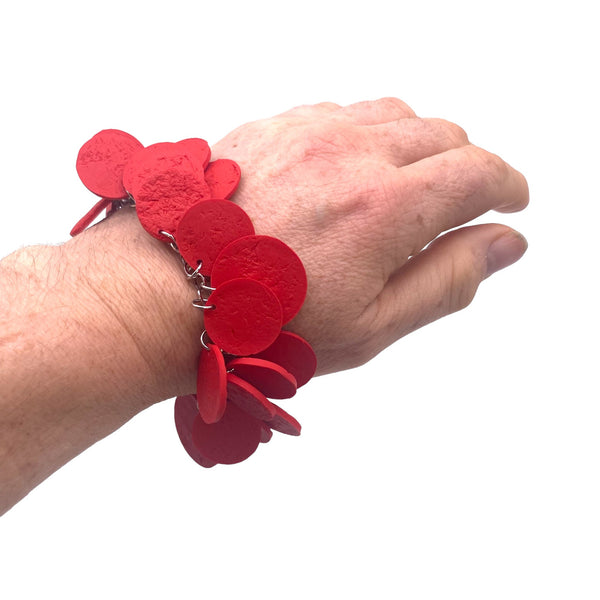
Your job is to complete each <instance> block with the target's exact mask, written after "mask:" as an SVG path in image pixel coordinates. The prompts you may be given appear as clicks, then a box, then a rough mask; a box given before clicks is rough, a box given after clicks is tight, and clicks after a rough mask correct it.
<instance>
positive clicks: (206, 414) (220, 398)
mask: <svg viewBox="0 0 600 600" xmlns="http://www.w3.org/2000/svg"><path fill="white" fill-rule="evenodd" d="M196 385H197V391H196V396H197V398H198V411H199V412H200V415H201V416H202V419H203V420H204V422H205V423H209V424H210V423H216V422H217V421H218V420H219V419H220V418H221V417H222V416H223V413H224V412H225V406H226V404H227V371H226V369H225V359H224V358H223V354H222V353H221V351H220V350H219V348H218V347H217V346H215V345H214V344H208V350H204V351H203V352H202V354H201V355H200V362H199V364H198V376H197V380H196Z"/></svg>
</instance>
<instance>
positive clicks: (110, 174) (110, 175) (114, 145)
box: [76, 129, 143, 200]
mask: <svg viewBox="0 0 600 600" xmlns="http://www.w3.org/2000/svg"><path fill="white" fill-rule="evenodd" d="M141 148H143V146H142V144H141V143H140V142H139V141H138V140H136V139H135V138H134V137H133V136H132V135H129V134H128V133H125V132H124V131H119V130H118V129H104V130H103V131H100V132H99V133H97V134H96V135H95V136H94V137H93V138H92V139H90V140H88V141H87V142H86V143H85V144H84V145H83V146H82V147H81V150H79V154H78V156H77V164H76V167H77V173H78V174H79V177H80V178H81V181H82V182H83V185H85V187H86V188H88V190H90V191H91V192H93V193H94V194H96V195H97V196H102V197H103V198H109V199H111V200H119V199H122V198H127V192H126V191H125V187H124V186H123V169H124V168H125V165H126V164H127V163H128V162H129V160H130V159H131V157H132V156H133V155H134V154H135V153H136V152H137V151H139V150H140V149H141Z"/></svg>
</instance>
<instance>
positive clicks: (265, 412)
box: [227, 373, 275, 421]
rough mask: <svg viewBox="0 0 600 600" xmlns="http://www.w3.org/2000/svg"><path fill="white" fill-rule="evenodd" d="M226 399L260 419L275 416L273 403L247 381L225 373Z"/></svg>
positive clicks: (266, 419) (263, 419) (265, 419)
mask: <svg viewBox="0 0 600 600" xmlns="http://www.w3.org/2000/svg"><path fill="white" fill-rule="evenodd" d="M227 400H228V401H229V402H233V403H234V404H235V405H237V406H238V408H241V409H242V410H243V411H245V412H247V413H248V414H249V415H252V416H253V417H254V418H256V419H259V420H260V421H268V420H270V419H272V418H273V417H274V416H275V405H274V404H273V403H272V402H269V401H268V400H267V398H266V397H265V396H264V394H262V393H261V392H260V391H259V390H257V389H256V388H255V387H253V386H252V385H250V384H249V383H248V382H247V381H244V380H243V379H240V378H239V377H236V376H235V375H233V374H232V373H227Z"/></svg>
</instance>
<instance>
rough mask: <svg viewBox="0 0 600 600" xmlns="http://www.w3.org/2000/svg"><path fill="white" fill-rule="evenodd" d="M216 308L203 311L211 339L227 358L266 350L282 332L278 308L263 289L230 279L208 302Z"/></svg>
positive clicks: (250, 280)
mask: <svg viewBox="0 0 600 600" xmlns="http://www.w3.org/2000/svg"><path fill="white" fill-rule="evenodd" d="M207 304H208V305H212V306H214V307H215V308H214V309H212V310H205V311H204V326H205V327H206V331H207V333H208V335H209V337H210V339H211V340H212V341H213V342H214V343H215V344H216V345H217V346H219V348H222V349H223V350H224V351H225V352H227V353H229V354H235V355H238V356H246V355H248V354H256V353H257V352H261V351H262V350H264V349H265V348H268V347H269V346H270V345H271V344H272V343H273V342H274V341H275V339H276V338H277V336H278V335H279V332H280V330H281V305H280V304H279V300H277V297H276V296H275V294H274V293H273V292H272V291H271V290H270V289H269V288H268V287H267V286H265V285H263V284H262V283H260V282H258V281H253V280H252V279H232V280H231V281H227V282H225V283H223V284H222V285H220V286H219V287H218V288H217V289H216V291H214V292H213V293H212V294H211V295H210V296H209V298H208V301H207Z"/></svg>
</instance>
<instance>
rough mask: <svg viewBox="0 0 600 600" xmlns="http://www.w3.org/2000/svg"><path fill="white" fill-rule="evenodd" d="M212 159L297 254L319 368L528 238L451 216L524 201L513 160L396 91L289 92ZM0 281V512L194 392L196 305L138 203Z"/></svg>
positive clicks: (459, 289)
mask: <svg viewBox="0 0 600 600" xmlns="http://www.w3.org/2000/svg"><path fill="white" fill-rule="evenodd" d="M213 158H231V159H233V160H235V161H237V162H238V163H239V164H240V166H241V168H242V174H243V177H242V183H241V185H240V188H239V189H238V191H237V192H236V195H235V196H234V200H235V201H236V202H237V203H239V204H240V206H242V207H243V208H244V209H245V210H246V212H247V213H248V214H249V216H250V217H251V219H252V220H253V223H254V226H255V229H256V231H257V233H259V234H267V235H272V236H275V237H278V238H280V239H281V240H283V241H284V242H286V243H287V244H288V245H290V246H291V247H292V248H293V249H294V250H295V251H296V252H297V253H298V254H299V256H300V257H301V259H302V260H303V262H304V266H305V268H306V271H307V274H308V280H309V290H308V295H307V299H306V302H305V304H304V306H303V308H302V310H301V311H300V313H299V314H298V316H297V317H296V318H295V319H294V320H293V321H292V322H291V323H290V324H289V329H291V330H292V331H295V332H297V333H299V334H300V335H302V336H303V337H304V338H306V339H307V340H308V341H309V342H310V343H311V344H312V346H313V348H314V350H315V352H316V354H317V358H318V374H325V373H330V372H334V371H339V370H342V369H348V368H352V367H356V366H359V365H361V364H363V363H365V362H366V361H368V360H369V359H371V358H372V357H373V356H375V355H376V354H377V353H379V352H380V351H381V350H383V349H384V348H385V347H387V346H388V345H390V344H391V343H393V342H394V341H396V340H397V339H399V338H400V337H402V336H404V335H406V334H407V333H410V332H411V331H413V330H415V329H417V328H419V327H421V326H423V325H425V324H427V323H429V322H431V321H433V320H435V319H438V318H440V317H442V316H444V315H447V314H449V313H452V312H454V311H457V310H460V309H462V308H464V307H466V306H467V305H468V304H469V303H470V302H471V300H472V299H473V296H474V295H475V292H476V290H477V287H478V285H479V284H480V283H481V281H482V280H483V279H485V278H486V277H488V276H489V275H491V274H492V273H493V272H495V271H497V270H499V269H501V268H504V267H506V266H508V265H510V264H512V263H514V262H515V261H516V260H518V259H519V258H520V257H521V256H522V255H523V253H524V252H525V250H526V247H527V244H526V242H525V240H524V238H523V237H522V236H521V235H520V234H518V233H517V232H515V231H513V230H512V229H510V228H508V227H506V226H504V225H497V224H489V225H477V226H471V227H461V228H459V229H456V228H457V227H460V226H462V225H465V224H466V223H468V222H469V221H471V220H472V219H474V218H476V217H478V216H480V215H482V214H484V213H486V212H487V211H489V210H498V211H504V212H510V211H518V210H521V209H523V208H524V207H525V206H526V205H527V202H528V188H527V183H526V181H525V179H524V177H523V176H522V175H521V174H520V173H518V172H517V171H515V170H514V169H513V168H511V167H510V166H509V165H508V164H506V163H505V162H504V161H503V160H502V159H500V158H499V157H498V156H496V155H494V154H490V153H488V152H486V151H484V150H482V149H480V148H477V147H475V146H473V145H471V144H470V143H469V141H468V138H467V135H466V133H465V132H464V131H463V130H462V129H461V128H460V127H458V126H457V125H454V124H453V123H450V122H447V121H443V120H439V119H422V118H418V117H417V116H416V115H415V113H414V112H413V111H412V109H410V108H409V107H408V106H407V105H406V104H405V103H403V102H402V101H400V100H397V99H394V98H384V99H381V100H378V101H374V102H362V103H358V104H354V105H350V106H347V107H340V106H338V105H336V104H331V103H324V104H318V105H314V106H302V107H298V108H295V109H293V110H291V111H289V112H286V113H284V114H282V115H278V116H276V117H274V118H271V119H266V120H262V121H257V122H255V123H250V124H247V125H244V126H242V127H240V128H239V129H236V130H235V131H233V132H232V133H230V134H229V135H228V136H226V137H225V138H224V139H223V140H221V141H220V142H219V143H217V144H216V145H215V146H213ZM450 229H453V231H451V232H450V233H446V234H444V232H446V231H448V230H450ZM433 240H435V241H433ZM432 241H433V243H432ZM0 292H1V293H0V390H2V392H0V514H2V513H3V512H5V511H6V510H8V509H9V508H10V507H11V506H13V505H14V504H15V503H16V502H17V501H18V500H19V499H21V498H22V497H23V496H25V495H26V494H27V493H28V492H29V491H30V490H31V489H33V488H34V487H35V486H36V485H38V484H39V483H40V482H41V481H43V480H44V479H45V478H46V477H48V476H49V475H50V474H51V473H52V472H54V471H55V470H57V469H58V468H60V467H61V466H62V465H64V464H65V463H66V462H68V461H69V460H70V459H71V458H73V457H74V456H76V455H77V454H79V453H80V452H82V451H83V450H85V449H86V448H87V447H89V446H91V445H92V444H93V443H95V442H96V441H98V440H99V439H101V438H103V437H104V436H106V435H108V434H110V433H111V432H113V431H114V430H116V429H117V428H119V427H120V426H121V425H123V424H124V423H125V422H126V421H127V420H128V419H130V418H131V417H133V416H134V415H135V414H137V413H138V412H140V411H141V410H143V409H144V408H146V407H148V406H150V405H152V404H154V403H155V402H159V401H161V400H164V399H166V398H170V397H173V396H176V395H182V394H189V393H192V392H193V391H194V388H195V377H196V366H197V360H198V356H199V354H200V352H201V347H200V342H199V335H198V334H199V332H201V331H202V314H201V311H200V310H196V309H193V308H192V307H191V300H192V299H193V298H194V290H193V288H192V287H191V286H190V284H189V283H188V282H186V281H185V278H184V277H183V275H182V271H181V265H180V263H179V262H178V260H177V258H176V256H175V255H174V253H173V252H172V251H171V250H170V249H169V248H168V247H166V246H165V245H163V244H161V243H160V242H159V241H157V240H155V239H154V238H152V237H151V236H149V235H148V234H147V233H146V232H145V231H144V230H143V229H142V227H141V226H140V224H139V222H138V220H137V217H136V215H135V212H134V211H133V210H132V209H123V210H121V211H119V213H118V214H117V215H115V216H114V217H111V218H110V219H108V220H106V221H104V222H102V223H100V224H99V225H97V226H95V227H92V228H90V229H88V230H87V231H85V232H84V233H83V234H81V235H79V236H78V237H76V238H74V239H72V240H70V241H69V242H67V243H65V244H64V245H62V246H59V247H46V246H36V247H30V248H25V249H23V250H20V251H18V252H16V253H14V254H12V255H10V256H8V257H7V258H5V259H4V260H2V261H1V262H0ZM194 332H197V333H198V334H195V333H194Z"/></svg>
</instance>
